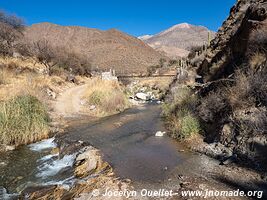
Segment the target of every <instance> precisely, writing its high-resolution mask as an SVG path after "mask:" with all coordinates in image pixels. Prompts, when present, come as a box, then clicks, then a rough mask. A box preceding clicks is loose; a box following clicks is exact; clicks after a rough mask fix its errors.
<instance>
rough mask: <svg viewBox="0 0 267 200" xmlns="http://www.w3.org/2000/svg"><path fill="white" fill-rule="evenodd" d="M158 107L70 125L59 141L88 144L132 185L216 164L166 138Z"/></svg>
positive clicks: (206, 168) (144, 108) (135, 109)
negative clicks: (160, 134) (156, 134)
mask: <svg viewBox="0 0 267 200" xmlns="http://www.w3.org/2000/svg"><path fill="white" fill-rule="evenodd" d="M160 113H161V109H160V106H159V105H157V104H155V103H151V104H144V105H143V106H137V107H134V108H131V109H129V110H126V111H125V112H123V113H121V114H118V115H114V116H110V117H106V118H104V119H101V120H99V121H96V122H91V123H88V122H80V123H78V125H76V126H75V125H74V126H72V127H71V128H70V129H69V130H68V131H67V133H66V134H64V135H63V136H62V138H61V139H62V140H68V141H77V140H82V141H86V142H89V143H90V144H92V145H93V146H95V147H96V148H98V149H100V150H101V152H102V153H103V154H104V158H105V160H106V161H108V162H109V163H110V164H111V165H112V167H113V168H114V171H115V173H116V175H117V176H119V177H122V178H128V179H131V180H132V181H133V182H134V183H135V184H136V185H139V184H141V185H144V184H145V185H147V184H150V185H151V184H152V185H154V184H157V183H159V184H160V183H162V182H164V181H165V180H166V179H168V178H169V177H171V176H172V175H173V173H182V174H186V173H190V174H192V173H198V174H200V173H204V171H205V173H206V172H207V171H208V170H210V171H211V170H212V168H213V166H214V165H217V164H216V163H215V161H214V160H212V159H209V158H208V157H206V156H201V155H199V154H194V153H192V152H189V151H187V150H186V148H185V147H184V146H183V145H182V144H181V143H178V142H176V141H174V140H173V139H171V138H169V137H168V136H167V135H165V136H163V137H156V136H155V133H156V132H157V131H165V129H164V124H163V121H162V119H161V116H160Z"/></svg>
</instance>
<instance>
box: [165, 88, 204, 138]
mask: <svg viewBox="0 0 267 200" xmlns="http://www.w3.org/2000/svg"><path fill="white" fill-rule="evenodd" d="M173 92H174V93H173V96H172V102H171V103H167V104H164V105H163V107H162V110H163V113H162V114H163V117H165V122H166V126H167V129H168V130H169V132H170V135H171V136H172V137H173V138H175V139H185V138H189V137H191V136H192V135H194V134H197V133H200V132H201V128H200V123H199V121H198V118H197V117H196V116H195V115H194V113H195V108H196V105H197V102H198V101H197V98H196V96H195V95H194V94H193V93H192V91H191V90H190V89H189V88H185V87H181V88H177V89H176V90H175V91H173Z"/></svg>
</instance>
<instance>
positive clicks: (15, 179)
mask: <svg viewBox="0 0 267 200" xmlns="http://www.w3.org/2000/svg"><path fill="white" fill-rule="evenodd" d="M54 147H56V143H55V142H54V138H50V139H47V140H43V141H41V142H38V143H35V144H31V145H28V146H22V147H20V148H18V149H16V150H14V151H9V152H5V153H3V154H1V156H0V173H1V176H0V186H2V187H4V188H6V189H8V192H9V193H17V192H20V191H22V190H23V189H25V188H26V187H31V186H38V185H49V184H68V183H69V184H70V183H71V181H72V180H73V177H71V176H72V168H71V167H72V165H73V162H74V158H75V156H76V155H75V154H72V155H65V156H64V157H63V158H59V155H58V154H51V149H52V148H54ZM0 199H1V194H0Z"/></svg>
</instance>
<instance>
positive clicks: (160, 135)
mask: <svg viewBox="0 0 267 200" xmlns="http://www.w3.org/2000/svg"><path fill="white" fill-rule="evenodd" d="M165 133H166V132H165V131H157V132H156V134H155V136H156V137H163V136H164V135H165Z"/></svg>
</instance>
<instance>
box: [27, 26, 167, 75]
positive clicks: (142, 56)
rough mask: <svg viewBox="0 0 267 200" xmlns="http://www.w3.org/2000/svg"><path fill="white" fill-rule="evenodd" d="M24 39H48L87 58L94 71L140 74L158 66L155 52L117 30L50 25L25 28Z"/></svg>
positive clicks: (158, 56) (157, 55)
mask: <svg viewBox="0 0 267 200" xmlns="http://www.w3.org/2000/svg"><path fill="white" fill-rule="evenodd" d="M25 37H26V38H27V39H28V40H29V41H31V42H34V41H38V40H43V39H45V40H47V41H49V42H50V43H51V44H53V45H55V46H62V47H65V48H67V49H70V50H71V51H74V52H75V53H78V54H81V55H83V56H85V57H86V58H88V59H89V60H90V62H91V63H92V66H93V68H97V69H110V68H113V69H116V71H117V72H118V73H143V72H146V68H147V67H149V66H151V65H155V64H158V62H159V59H160V58H161V57H162V56H161V55H160V54H159V53H158V52H156V51H155V50H154V49H152V48H151V47H149V46H148V45H146V44H144V43H143V42H142V41H140V40H138V39H137V38H135V37H132V36H129V35H127V34H125V33H122V32H120V31H118V30H116V29H110V30H107V31H101V30H97V29H92V28H85V27H79V26H59V25H56V24H51V23H40V24H34V25H32V26H30V27H27V29H26V31H25Z"/></svg>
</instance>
